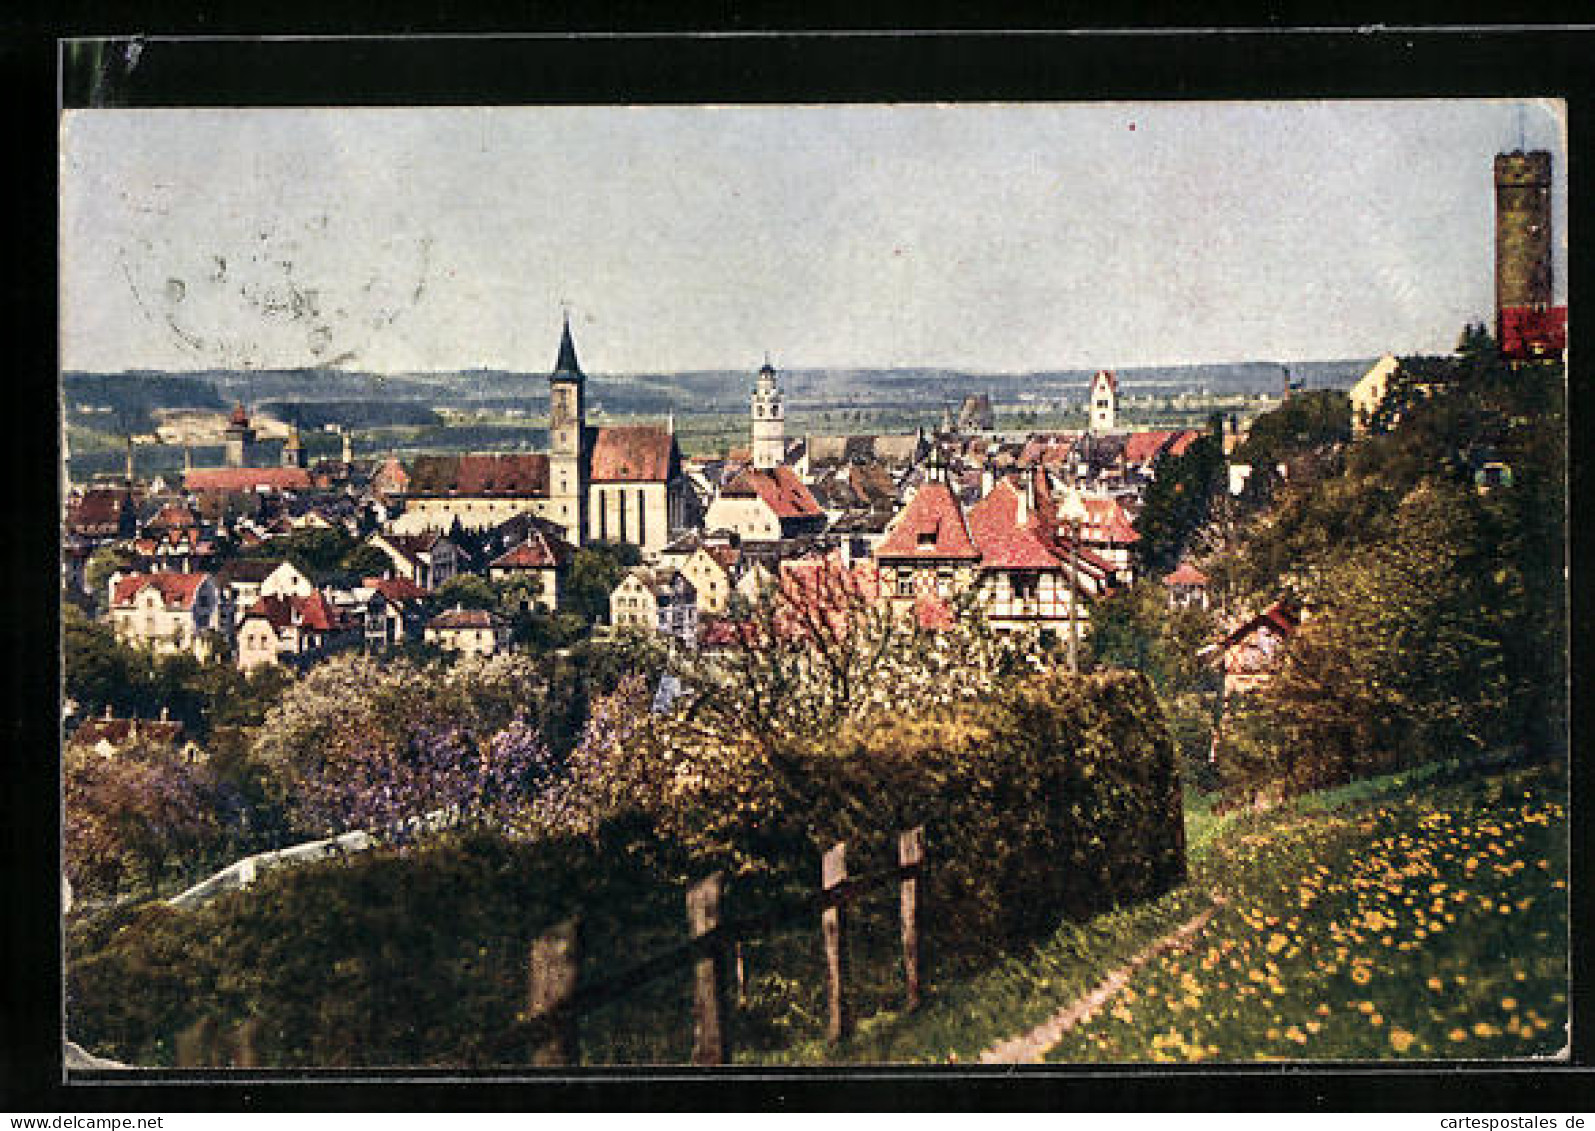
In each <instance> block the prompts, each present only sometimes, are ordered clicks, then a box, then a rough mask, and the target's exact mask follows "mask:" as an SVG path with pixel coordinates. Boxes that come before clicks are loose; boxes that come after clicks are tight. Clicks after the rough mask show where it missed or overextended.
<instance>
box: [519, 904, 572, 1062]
mask: <svg viewBox="0 0 1595 1131" xmlns="http://www.w3.org/2000/svg"><path fill="white" fill-rule="evenodd" d="M580 975H581V918H580V917H579V916H576V917H572V918H570V919H566V920H565V921H564V922H563V923H560V924H559V925H557V926H555V927H554V928H552V929H551V930H549V931H547V932H545V933H544V934H542V935H540V936H538V937H537V938H536V939H534V940H533V941H532V959H531V992H530V995H529V996H530V1000H529V1002H528V1008H527V1014H528V1016H529V1017H530V1018H531V1019H532V1020H534V1021H535V1020H537V1019H539V1018H548V1019H549V1020H548V1023H549V1025H550V1026H551V1029H550V1030H548V1031H547V1032H546V1033H542V1034H539V1035H538V1036H537V1037H536V1038H535V1039H534V1041H533V1043H532V1055H531V1060H532V1063H533V1064H534V1065H538V1066H540V1067H561V1066H565V1065H573V1064H575V1063H576V1062H577V1061H578V1060H579V1059H580V1056H581V1052H580V1049H579V1047H578V1045H577V1041H576V1011H575V1010H574V1009H573V1008H571V998H572V997H573V996H574V995H575V993H576V981H577V979H578V978H579V977H580Z"/></svg>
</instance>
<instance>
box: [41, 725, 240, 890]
mask: <svg viewBox="0 0 1595 1131" xmlns="http://www.w3.org/2000/svg"><path fill="white" fill-rule="evenodd" d="M62 786H63V790H62V804H63V809H64V813H63V817H64V829H63V832H64V838H63V839H64V842H65V852H66V872H67V877H68V879H70V880H71V882H72V885H73V887H74V888H75V889H76V890H77V891H79V892H80V893H84V894H91V893H92V894H101V895H116V894H117V893H118V892H120V891H121V890H123V888H124V887H126V886H128V885H130V884H133V885H137V884H142V885H144V886H145V887H147V888H148V889H149V890H152V891H153V890H154V889H155V887H156V885H157V884H158V883H159V882H160V880H161V879H162V877H163V876H164V875H165V874H166V872H167V869H168V867H169V866H170V865H171V864H172V863H173V862H174V861H177V860H181V859H183V858H185V857H187V858H189V859H192V858H194V857H195V856H198V855H200V854H202V853H204V852H205V851H206V850H207V849H209V848H212V847H215V846H217V845H218V844H219V842H220V838H221V834H222V829H221V821H220V819H219V812H220V809H221V806H222V799H221V797H220V794H219V791H218V789H217V787H216V783H215V781H214V780H213V778H212V777H211V775H210V774H209V772H208V771H207V770H206V769H205V768H204V767H202V766H192V765H189V764H188V763H186V762H182V761H178V760H176V759H174V758H173V757H172V756H171V754H170V753H169V752H162V751H156V750H150V749H146V748H144V747H133V748H130V749H128V750H124V751H122V752H120V753H119V754H118V755H117V756H116V757H114V758H105V757H102V756H100V755H99V754H97V753H93V752H90V751H84V750H70V751H68V753H67V754H66V756H65V758H64V761H63V765H62Z"/></svg>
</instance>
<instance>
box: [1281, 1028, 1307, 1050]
mask: <svg viewBox="0 0 1595 1131" xmlns="http://www.w3.org/2000/svg"><path fill="white" fill-rule="evenodd" d="M1285 1039H1286V1040H1288V1041H1295V1042H1296V1043H1297V1044H1298V1045H1305V1044H1306V1043H1307V1034H1306V1033H1303V1032H1302V1031H1301V1030H1300V1029H1298V1028H1296V1026H1294V1025H1292V1026H1291V1027H1290V1028H1289V1029H1286V1030H1285Z"/></svg>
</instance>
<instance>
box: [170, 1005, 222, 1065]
mask: <svg viewBox="0 0 1595 1131" xmlns="http://www.w3.org/2000/svg"><path fill="white" fill-rule="evenodd" d="M216 1032H217V1025H216V1019H215V1018H214V1017H209V1016H207V1017H201V1018H200V1019H199V1020H198V1021H196V1022H194V1023H193V1024H192V1025H190V1026H189V1027H188V1028H186V1029H184V1030H183V1031H182V1032H181V1033H178V1034H177V1048H176V1050H175V1051H176V1054H177V1055H176V1060H177V1067H179V1068H212V1067H215V1064H216Z"/></svg>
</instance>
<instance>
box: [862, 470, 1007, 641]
mask: <svg viewBox="0 0 1595 1131" xmlns="http://www.w3.org/2000/svg"><path fill="white" fill-rule="evenodd" d="M980 556H981V555H980V549H979V547H977V546H976V545H975V540H974V537H973V536H972V535H971V534H970V532H969V524H968V523H967V522H966V521H965V519H964V511H963V507H961V506H960V505H959V503H958V499H957V498H956V497H955V496H954V495H953V491H952V488H951V487H949V486H948V485H947V483H946V481H945V480H943V479H940V478H934V479H930V480H928V481H927V482H925V483H923V484H921V486H920V488H919V490H918V491H916V492H914V497H913V498H912V499H910V500H909V502H908V505H907V506H906V507H904V508H903V509H902V511H901V512H899V513H898V515H897V517H896V518H894V519H893V520H892V524H891V526H889V527H888V528H887V531H886V537H885V538H884V539H883V540H882V541H881V544H880V545H879V546H877V547H876V548H875V565H876V568H877V569H878V570H879V573H880V580H881V586H882V593H883V597H884V599H885V600H887V601H890V602H891V603H892V604H893V606H894V607H895V608H897V609H898V610H899V611H906V610H908V609H911V608H912V607H913V606H914V604H915V602H916V600H917V598H919V597H920V596H921V595H924V594H935V595H936V596H938V597H940V598H941V599H943V600H946V599H949V598H951V597H953V596H955V595H957V594H959V593H963V592H965V591H966V590H968V589H969V588H971V587H972V586H973V585H974V583H975V579H976V577H977V576H978V573H979V568H980Z"/></svg>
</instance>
